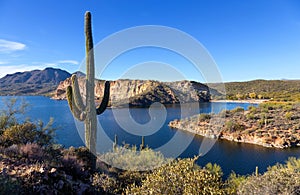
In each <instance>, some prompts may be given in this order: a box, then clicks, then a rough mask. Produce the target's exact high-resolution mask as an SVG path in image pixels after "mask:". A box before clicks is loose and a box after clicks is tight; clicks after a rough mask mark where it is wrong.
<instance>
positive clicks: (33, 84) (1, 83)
mask: <svg viewBox="0 0 300 195" xmlns="http://www.w3.org/2000/svg"><path fill="white" fill-rule="evenodd" d="M70 76H71V74H70V73H68V72H67V71H64V70H60V69H55V68H46V69H44V70H33V71H26V72H17V73H14V74H8V75H6V76H5V77H3V78H1V79H0V95H45V94H47V93H49V92H53V91H54V90H55V89H56V88H57V86H58V84H59V83H60V82H61V81H63V80H65V79H67V78H68V77H70Z"/></svg>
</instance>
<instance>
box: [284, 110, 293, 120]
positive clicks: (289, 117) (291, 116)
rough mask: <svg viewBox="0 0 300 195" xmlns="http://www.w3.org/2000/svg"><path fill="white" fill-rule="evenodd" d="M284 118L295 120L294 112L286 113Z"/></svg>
mask: <svg viewBox="0 0 300 195" xmlns="http://www.w3.org/2000/svg"><path fill="white" fill-rule="evenodd" d="M284 117H285V118H286V119H287V120H292V118H293V113H292V112H286V113H285V115H284Z"/></svg>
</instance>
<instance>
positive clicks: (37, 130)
mask: <svg viewBox="0 0 300 195" xmlns="http://www.w3.org/2000/svg"><path fill="white" fill-rule="evenodd" d="M51 125H52V122H51V121H50V122H49V123H48V124H47V125H46V126H45V127H44V126H43V124H42V123H39V124H38V125H35V124H33V123H31V122H25V123H23V124H15V125H13V126H11V127H8V128H7V129H5V130H4V131H3V133H2V136H1V137H0V144H1V145H3V146H6V147H8V146H11V145H13V144H27V143H37V144H39V145H41V146H48V145H50V144H52V143H53V133H54V131H55V129H53V128H52V127H51Z"/></svg>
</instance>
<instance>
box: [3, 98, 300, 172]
mask: <svg viewBox="0 0 300 195" xmlns="http://www.w3.org/2000/svg"><path fill="white" fill-rule="evenodd" d="M9 98H10V97H2V99H1V98H0V109H1V108H3V105H4V104H3V100H5V99H9ZM18 98H19V99H24V100H25V101H26V102H27V103H29V105H30V106H29V108H28V109H27V112H26V114H25V116H24V117H23V118H27V117H28V118H30V119H31V120H32V121H37V120H42V121H43V122H45V123H46V122H48V121H49V119H50V117H53V118H54V126H55V127H57V128H58V130H57V131H56V141H57V142H58V143H60V144H62V145H64V146H65V147H69V146H75V147H78V146H82V145H83V141H82V139H81V137H80V135H79V133H78V130H77V128H76V123H75V121H74V118H73V116H72V114H71V112H70V110H69V107H68V104H67V101H56V100H52V99H49V98H47V97H41V96H24V97H18ZM238 106H240V107H243V108H245V109H246V108H247V107H248V106H249V104H246V103H227V104H226V103H201V104H200V112H201V113H202V112H203V113H208V112H211V111H213V112H219V111H220V110H222V109H224V108H225V107H226V108H227V109H233V108H235V107H238ZM166 111H167V115H166V120H165V122H164V123H163V124H162V127H161V128H160V129H159V130H157V131H156V132H155V133H153V134H151V135H148V136H145V142H146V145H148V146H149V147H150V148H153V149H156V148H159V147H161V146H164V145H166V144H169V141H170V140H174V138H175V137H177V138H180V139H179V140H177V141H175V142H174V143H173V145H172V147H174V151H175V150H178V148H179V147H180V146H182V145H183V143H185V142H187V140H191V143H190V144H188V145H187V147H184V148H186V149H185V150H183V152H182V153H181V154H180V155H179V156H180V157H193V156H194V155H198V154H199V148H200V147H201V143H203V137H201V136H198V135H194V134H192V133H189V132H184V131H179V130H175V129H171V128H169V127H168V123H169V121H171V120H173V119H176V118H180V117H181V108H180V106H179V105H175V106H169V107H167V108H166ZM187 116H188V114H187ZM127 117H128V116H127ZM129 117H131V118H133V120H135V121H136V122H138V123H140V124H145V123H147V121H149V119H150V117H149V114H148V109H146V108H131V109H130V116H129ZM98 120H99V122H100V124H101V127H102V129H103V130H104V132H105V134H106V135H107V136H108V138H109V139H110V140H111V141H112V140H114V135H115V134H116V135H118V140H119V141H118V142H119V144H120V145H121V144H122V142H125V143H128V144H132V145H139V144H140V143H141V137H140V136H136V135H133V134H131V133H130V132H127V131H125V130H124V129H122V128H121V127H120V125H119V124H118V123H117V122H116V120H115V116H114V113H113V109H107V110H106V111H105V112H104V113H103V114H102V115H100V116H99V117H98ZM171 149H172V148H171ZM290 156H295V157H300V148H291V149H284V150H282V149H274V148H264V147H261V146H256V145H251V144H242V143H235V142H230V141H226V140H217V141H216V142H215V144H214V145H213V147H212V148H211V149H210V150H209V151H208V152H207V153H206V154H205V155H204V156H203V157H201V158H199V160H198V161H197V163H198V164H199V165H201V166H204V165H205V164H207V163H208V162H212V163H217V164H219V165H220V166H221V167H222V169H223V172H224V175H225V176H227V175H229V174H230V173H231V171H234V172H236V173H238V174H251V173H252V172H254V170H255V167H256V166H258V167H259V171H260V172H264V171H266V169H267V167H268V166H271V165H274V164H276V163H277V162H278V163H283V162H284V161H286V160H287V159H288V157H290Z"/></svg>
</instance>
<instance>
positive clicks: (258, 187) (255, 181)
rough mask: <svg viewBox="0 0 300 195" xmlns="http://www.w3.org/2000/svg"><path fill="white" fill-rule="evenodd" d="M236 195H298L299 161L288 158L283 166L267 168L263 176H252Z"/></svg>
mask: <svg viewBox="0 0 300 195" xmlns="http://www.w3.org/2000/svg"><path fill="white" fill-rule="evenodd" d="M237 191H238V194H266V195H273V194H291V195H292V194H295V195H296V194H299V193H300V159H296V158H290V159H289V160H288V161H287V163H286V164H285V165H280V164H278V165H275V166H273V167H269V168H268V171H267V172H265V173H264V174H263V175H258V176H256V175H252V176H250V177H248V178H247V180H246V181H245V182H243V183H242V184H241V185H240V186H239V188H238V190H237Z"/></svg>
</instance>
